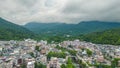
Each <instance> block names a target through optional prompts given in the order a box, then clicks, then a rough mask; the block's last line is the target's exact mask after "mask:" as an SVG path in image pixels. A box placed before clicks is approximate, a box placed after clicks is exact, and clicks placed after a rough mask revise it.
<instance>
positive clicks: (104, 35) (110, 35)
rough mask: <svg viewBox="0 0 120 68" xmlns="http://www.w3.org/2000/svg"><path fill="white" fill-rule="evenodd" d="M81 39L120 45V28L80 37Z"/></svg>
mask: <svg viewBox="0 0 120 68" xmlns="http://www.w3.org/2000/svg"><path fill="white" fill-rule="evenodd" d="M80 38H81V39H83V40H85V41H88V42H93V43H98V44H113V45H120V28H115V29H109V30H105V31H102V32H94V33H90V34H86V35H84V36H81V37H80Z"/></svg>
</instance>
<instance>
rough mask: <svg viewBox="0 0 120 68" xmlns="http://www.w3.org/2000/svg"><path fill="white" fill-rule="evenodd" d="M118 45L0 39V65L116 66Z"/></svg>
mask: <svg viewBox="0 0 120 68" xmlns="http://www.w3.org/2000/svg"><path fill="white" fill-rule="evenodd" d="M115 67H120V46H115V45H102V44H93V43H91V42H85V41H80V40H77V39H76V40H73V41H69V40H66V41H63V42H60V43H56V42H54V41H53V42H51V43H48V42H47V41H44V40H41V41H35V40H32V39H25V40H23V41H15V40H10V41H0V68H115Z"/></svg>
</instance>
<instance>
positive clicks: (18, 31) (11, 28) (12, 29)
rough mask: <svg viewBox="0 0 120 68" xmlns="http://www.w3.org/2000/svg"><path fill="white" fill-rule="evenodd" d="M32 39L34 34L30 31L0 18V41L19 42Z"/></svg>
mask: <svg viewBox="0 0 120 68" xmlns="http://www.w3.org/2000/svg"><path fill="white" fill-rule="evenodd" d="M32 37H34V33H33V32H31V31H30V30H28V29H26V28H24V27H22V26H19V25H16V24H13V23H11V22H9V21H6V20H5V19H3V18H0V40H20V39H24V38H32Z"/></svg>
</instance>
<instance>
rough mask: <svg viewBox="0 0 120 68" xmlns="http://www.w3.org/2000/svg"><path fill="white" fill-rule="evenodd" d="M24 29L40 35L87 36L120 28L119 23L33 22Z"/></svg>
mask: <svg viewBox="0 0 120 68" xmlns="http://www.w3.org/2000/svg"><path fill="white" fill-rule="evenodd" d="M24 27H26V28H28V29H29V30H31V31H33V32H35V33H38V34H43V35H44V34H49V35H56V34H58V35H63V34H70V35H79V34H87V33H91V32H96V31H104V30H106V29H111V28H117V27H120V23H117V22H100V21H86V22H81V23H79V24H65V23H36V22H31V23H28V24H26V25H25V26H24Z"/></svg>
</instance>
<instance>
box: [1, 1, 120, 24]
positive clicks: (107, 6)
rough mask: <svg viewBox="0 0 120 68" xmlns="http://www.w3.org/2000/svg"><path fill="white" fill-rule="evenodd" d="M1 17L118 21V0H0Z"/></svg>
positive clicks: (16, 20)
mask: <svg viewBox="0 0 120 68" xmlns="http://www.w3.org/2000/svg"><path fill="white" fill-rule="evenodd" d="M0 17H2V18H4V19H7V20H9V21H11V22H14V23H16V24H25V23H28V22H32V21H36V22H65V23H78V22H80V21H89V20H100V21H116V22H120V0H0Z"/></svg>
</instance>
